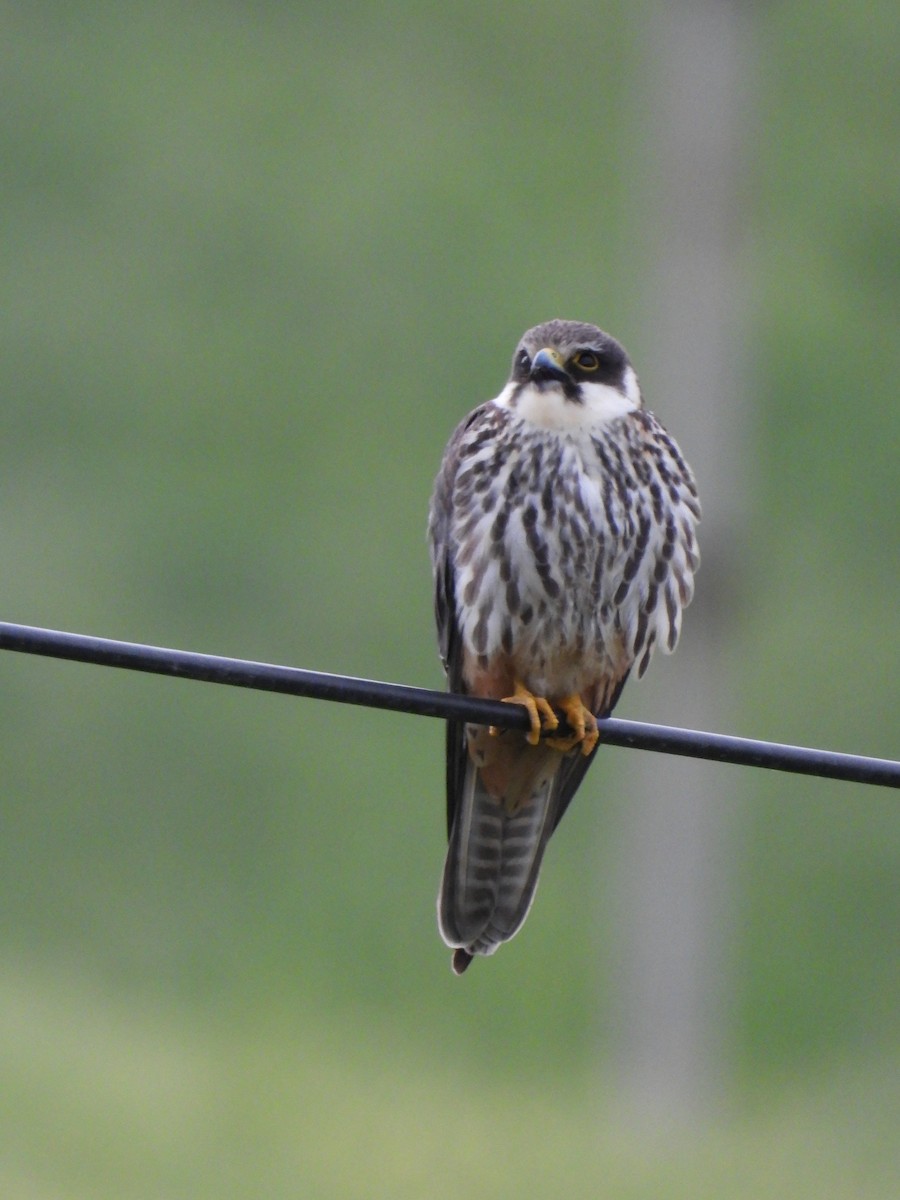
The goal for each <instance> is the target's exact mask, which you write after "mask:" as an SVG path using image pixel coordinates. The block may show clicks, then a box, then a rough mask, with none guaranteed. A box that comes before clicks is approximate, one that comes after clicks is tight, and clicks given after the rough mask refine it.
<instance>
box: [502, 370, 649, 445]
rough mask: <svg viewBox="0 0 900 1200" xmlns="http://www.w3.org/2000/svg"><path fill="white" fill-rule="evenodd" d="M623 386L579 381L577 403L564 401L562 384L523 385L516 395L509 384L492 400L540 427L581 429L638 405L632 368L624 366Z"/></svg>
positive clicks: (638, 399) (635, 380)
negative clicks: (579, 389) (546, 385)
mask: <svg viewBox="0 0 900 1200" xmlns="http://www.w3.org/2000/svg"><path fill="white" fill-rule="evenodd" d="M623 386H624V393H623V392H620V391H619V389H618V388H614V387H610V386H609V385H608V384H605V383H585V382H582V383H581V399H582V402H581V403H580V404H579V403H578V402H577V401H575V400H567V399H566V397H565V395H564V393H563V390H562V388H561V387H545V388H536V387H532V386H530V385H527V384H526V386H525V387H523V388H522V390H521V391H520V392H519V393H518V395H516V388H517V385H516V384H514V383H508V384H507V385H506V387H505V388H504V389H503V391H502V392H501V393H500V395H499V396H498V397H497V399H496V400H495V401H494V403H495V404H497V405H499V407H500V408H505V409H508V410H509V411H510V412H514V413H515V414H516V416H517V417H521V418H522V420H524V421H528V422H529V424H531V425H537V426H538V427H539V428H540V429H551V430H554V431H555V432H557V433H566V432H570V431H575V430H580V431H584V430H588V429H594V428H596V427H597V426H599V425H605V424H606V423H607V422H608V421H614V420H616V418H618V417H624V416H626V414H628V413H630V412H634V411H635V409H637V408H640V406H641V393H640V389H639V388H638V382H637V376H636V375H635V373H634V371H633V370H632V368H631V367H628V368H626V371H625V378H624V380H623Z"/></svg>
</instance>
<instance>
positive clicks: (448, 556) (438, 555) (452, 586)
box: [428, 405, 485, 836]
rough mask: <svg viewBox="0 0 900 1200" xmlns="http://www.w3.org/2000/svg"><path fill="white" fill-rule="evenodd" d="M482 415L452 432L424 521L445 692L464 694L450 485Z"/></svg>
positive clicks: (452, 768)
mask: <svg viewBox="0 0 900 1200" xmlns="http://www.w3.org/2000/svg"><path fill="white" fill-rule="evenodd" d="M484 411H485V406H484V405H482V407H481V408H476V409H475V411H474V412H472V413H470V414H469V416H468V417H466V419H465V420H464V421H463V422H462V423H461V424H460V425H459V426H458V427H457V429H456V431H455V433H454V434H453V436H452V437H451V439H450V441H449V442H448V444H447V449H446V451H445V452H444V458H443V461H442V462H441V469H440V471H439V472H438V477H437V479H436V481H435V485H434V493H433V495H432V498H431V511H430V514H429V519H428V539H429V544H430V548H431V566H432V570H433V573H434V616H435V621H436V623H437V635H438V648H439V650H440V655H441V661H442V662H443V664H444V670H445V671H446V673H447V686H448V688H449V690H450V691H451V692H461V693H465V691H466V686H465V683H464V681H463V669H462V639H461V637H460V631H459V622H458V620H457V616H456V582H455V573H454V567H453V541H452V537H451V526H452V522H453V486H454V482H455V480H456V473H457V471H458V469H459V457H460V448H461V444H462V441H463V438H464V436H465V434H466V432H467V430H468V429H469V428H470V427H471V426H472V425H473V424H474V422H475V421H477V420H478V419H479V418H480V417H481V415H482V413H483V412H484ZM467 758H468V754H467V751H466V739H465V724H464V723H463V722H462V721H448V722H447V835H448V836H449V834H450V830H451V829H452V827H453V818H454V816H455V813H456V808H457V805H458V803H459V797H460V796H461V794H462V789H463V785H464V780H465V770H466V761H467Z"/></svg>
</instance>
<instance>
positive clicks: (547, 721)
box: [491, 679, 559, 746]
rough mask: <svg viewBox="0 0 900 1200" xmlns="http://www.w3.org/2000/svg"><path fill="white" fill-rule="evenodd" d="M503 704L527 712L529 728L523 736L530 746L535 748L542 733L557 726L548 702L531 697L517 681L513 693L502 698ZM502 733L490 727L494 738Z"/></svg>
mask: <svg viewBox="0 0 900 1200" xmlns="http://www.w3.org/2000/svg"><path fill="white" fill-rule="evenodd" d="M503 703H504V704H521V705H522V706H523V708H526V709H527V710H528V716H529V719H530V720H531V728H530V729H529V730H528V732H527V733H526V734H525V741H526V742H530V743H531V745H532V746H536V745H537V744H538V742H540V740H541V734H542V733H549V732H550V731H551V730H553V729H555V728H556V727H557V725H558V724H559V721H558V719H557V716H556V713H555V712H554V711H553V708H552V706H551V704H550V702H549V700H546V699H545V698H544V697H543V696H535V695H533V693H531V692H529V690H528V688H527V687H526V686H525V684H524V683H522V682H521V681H520V680H518V679H517V680H516V682H515V691H514V692H513V694H512V695H511V696H504V697H503ZM502 732H503V731H502V730H501V729H498V728H497V726H496V725H492V726H491V733H492V734H493V736H494V737H497V735H498V734H500V733H502Z"/></svg>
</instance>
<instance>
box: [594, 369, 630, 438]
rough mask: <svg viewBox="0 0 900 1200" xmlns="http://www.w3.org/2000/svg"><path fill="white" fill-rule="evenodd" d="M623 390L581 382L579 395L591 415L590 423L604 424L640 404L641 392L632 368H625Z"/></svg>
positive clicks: (606, 385)
mask: <svg viewBox="0 0 900 1200" xmlns="http://www.w3.org/2000/svg"><path fill="white" fill-rule="evenodd" d="M622 386H623V388H624V391H622V392H620V391H619V389H618V388H614V387H610V386H609V385H608V384H606V383H582V385H581V396H582V399H583V400H584V407H585V409H586V410H587V412H589V413H590V415H591V418H592V419H591V424H592V425H593V424H601V425H602V424H604V423H605V422H606V421H614V420H615V419H616V418H617V417H624V416H626V415H627V414H628V413H630V412H634V411H635V409H637V408H640V406H641V392H640V388H639V387H638V381H637V375H635V373H634V370H633V368H631V367H626V368H625V376H624V379H623V380H622Z"/></svg>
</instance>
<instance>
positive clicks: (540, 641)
mask: <svg viewBox="0 0 900 1200" xmlns="http://www.w3.org/2000/svg"><path fill="white" fill-rule="evenodd" d="M590 451H591V446H590V444H588V446H587V447H584V446H582V445H579V444H578V443H577V442H576V441H575V440H573V439H564V438H559V437H554V436H541V435H539V434H534V435H531V436H520V437H518V438H517V439H515V441H512V440H511V441H509V442H505V443H500V444H497V445H495V446H492V447H491V448H490V449H488V450H486V451H485V452H484V453H483V454H481V455H476V456H473V457H472V459H471V460H470V462H469V463H468V465H467V468H466V471H465V472H464V473H463V475H462V477H461V478H460V480H458V485H457V493H456V495H455V497H454V501H455V502H454V513H455V542H456V546H457V556H456V583H457V603H458V612H459V616H460V624H461V626H462V632H463V636H464V638H465V640H466V642H467V643H468V645H469V646H470V647H471V648H472V649H473V650H474V651H475V652H476V653H477V654H479V655H490V654H492V653H493V652H495V651H496V650H498V649H500V650H503V651H506V652H507V653H511V652H513V651H516V650H518V649H519V648H521V647H522V646H528V647H530V646H538V645H540V646H547V647H553V648H554V649H555V653H556V654H557V655H559V654H563V655H565V654H568V653H571V654H573V655H575V656H579V655H582V656H583V655H584V654H585V653H588V652H589V651H590V650H591V648H592V647H596V646H597V644H598V642H602V641H603V639H604V636H608V635H605V631H604V629H603V627H602V621H601V618H600V613H601V610H602V609H603V607H604V604H605V602H606V601H608V599H609V597H607V596H606V595H605V592H606V590H607V589H606V585H605V581H606V580H607V579H611V578H613V576H614V573H615V572H614V567H615V563H616V562H617V561H618V560H620V559H621V557H622V556H623V554H624V553H626V546H627V541H628V537H629V529H630V526H631V524H632V522H631V518H630V515H629V512H628V511H627V508H628V506H627V503H626V501H627V491H625V490H623V489H621V487H617V486H616V482H615V480H614V479H613V478H611V477H610V476H609V473H605V472H604V471H603V470H602V469H601V466H600V465H599V464H598V462H597V460H596V456H595V455H593V454H592V453H591V452H590ZM608 607H609V605H608V604H607V608H608Z"/></svg>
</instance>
